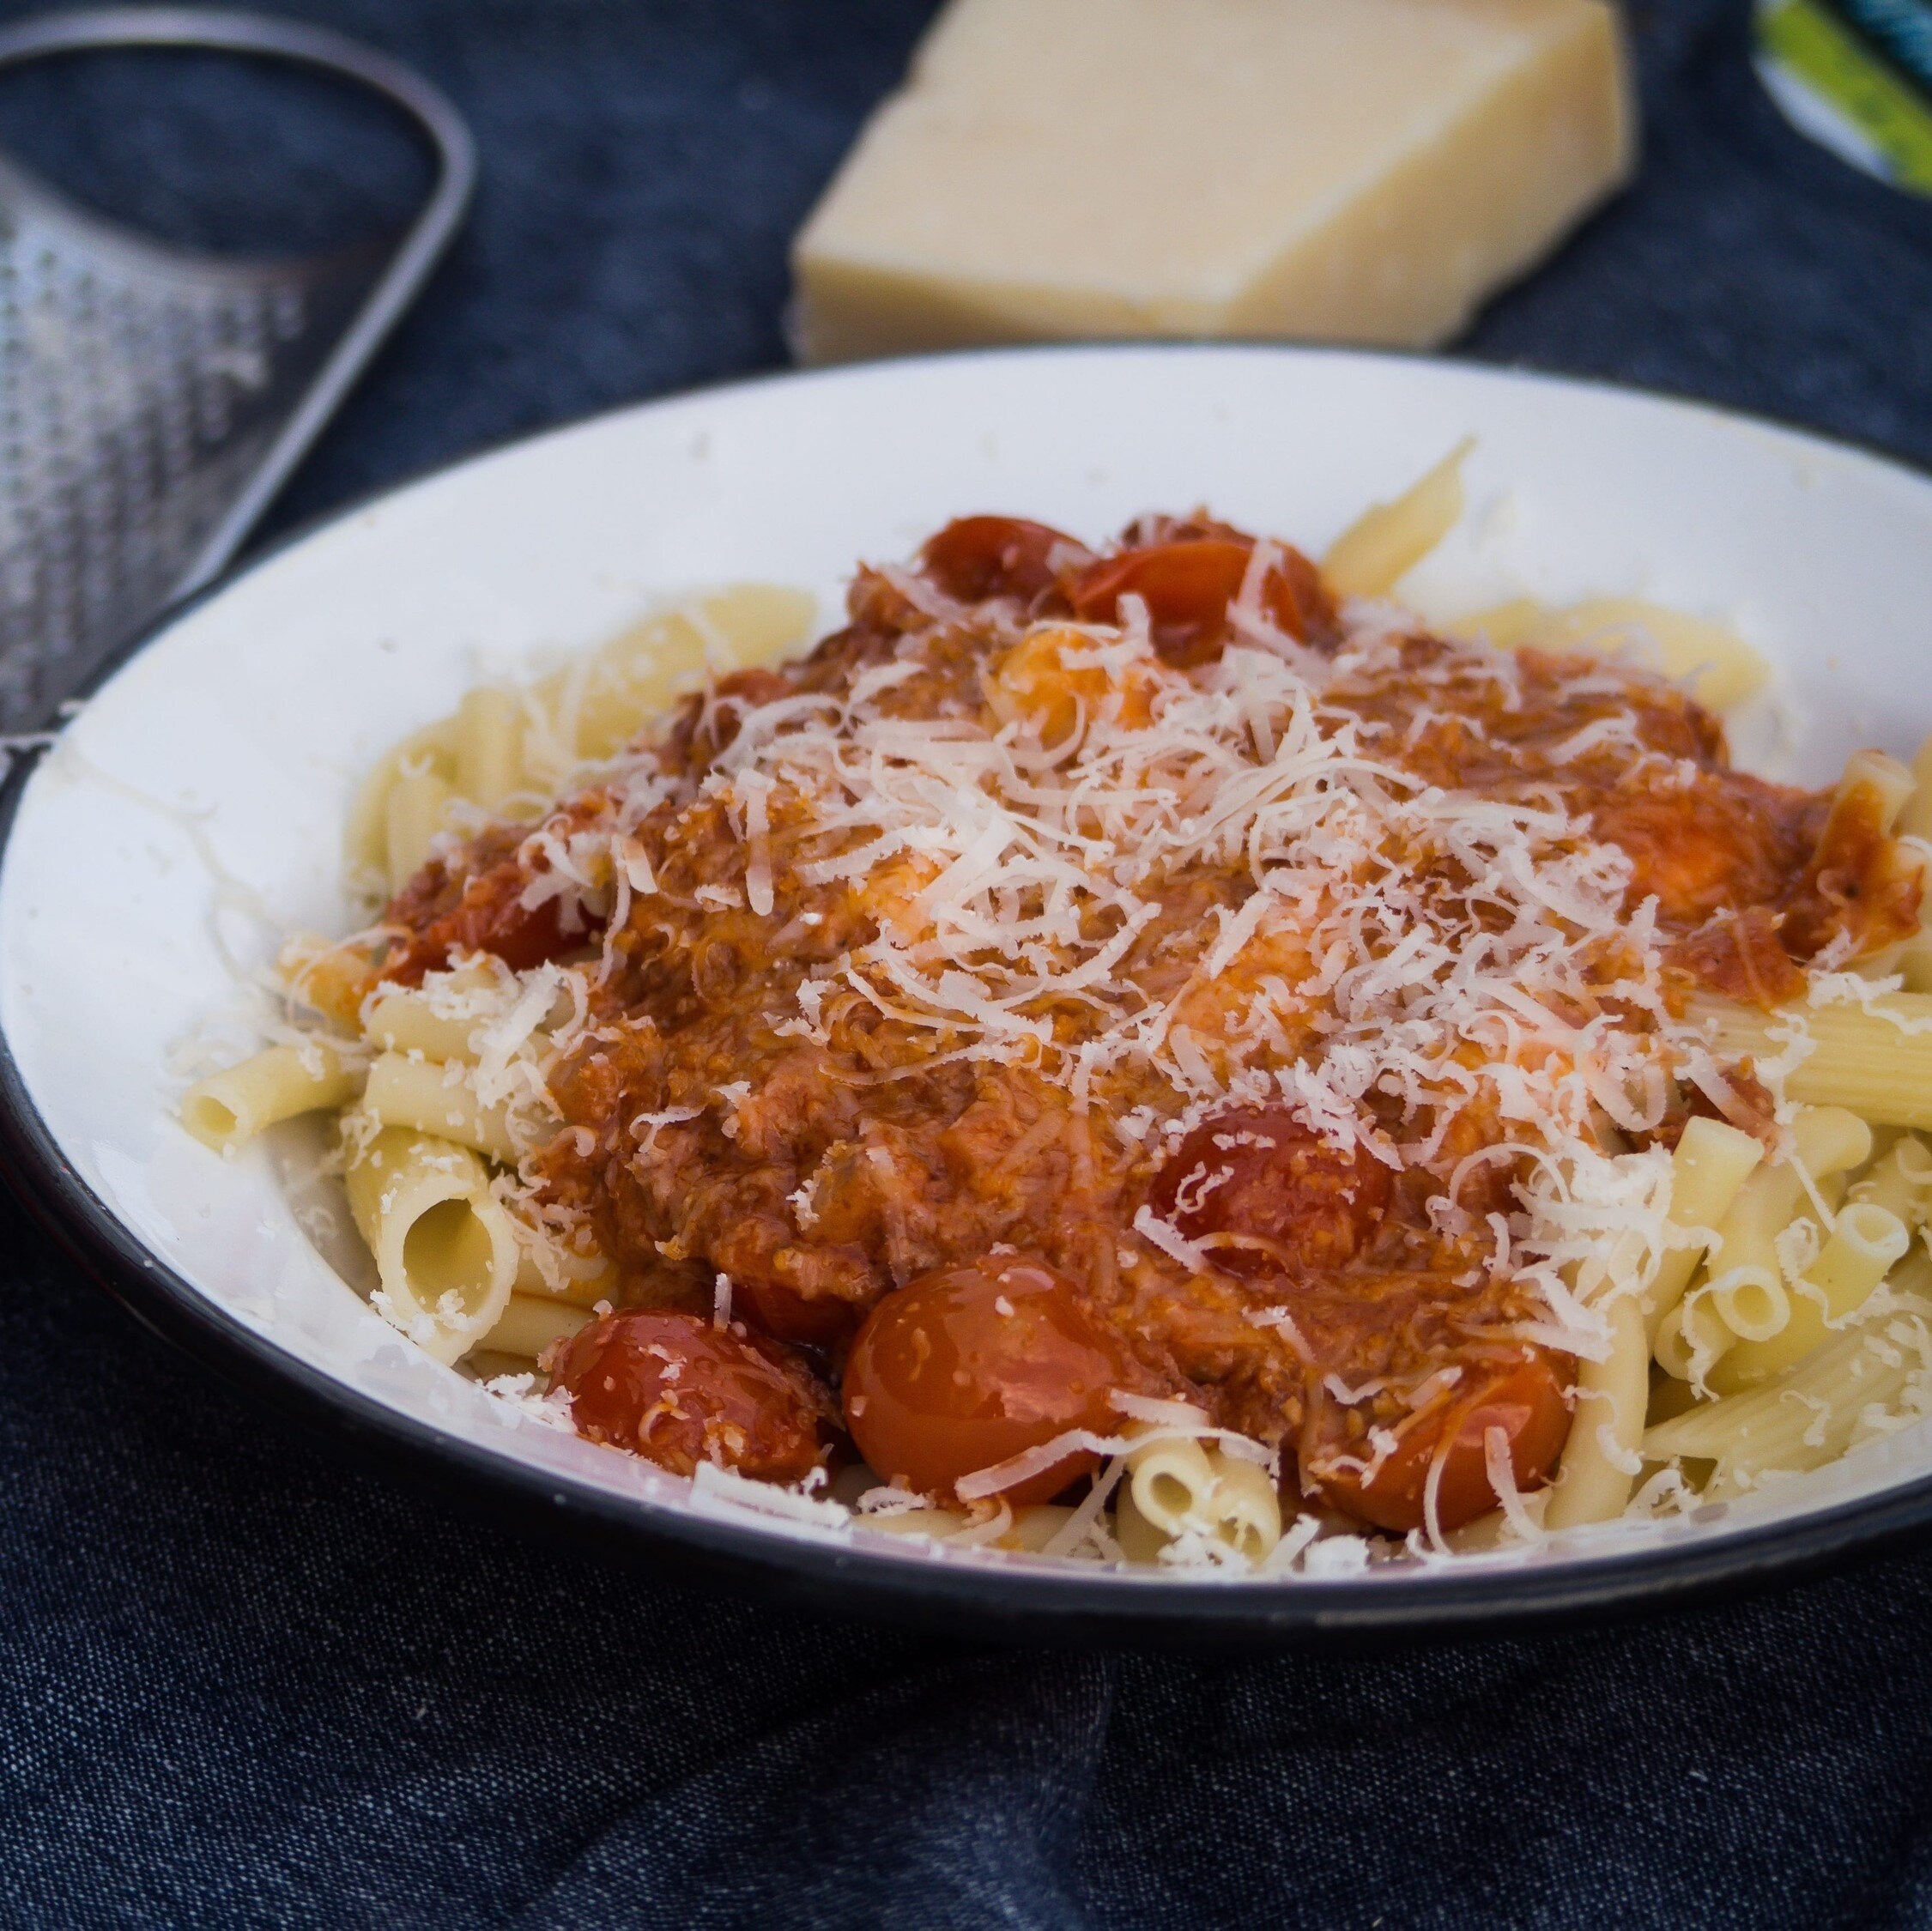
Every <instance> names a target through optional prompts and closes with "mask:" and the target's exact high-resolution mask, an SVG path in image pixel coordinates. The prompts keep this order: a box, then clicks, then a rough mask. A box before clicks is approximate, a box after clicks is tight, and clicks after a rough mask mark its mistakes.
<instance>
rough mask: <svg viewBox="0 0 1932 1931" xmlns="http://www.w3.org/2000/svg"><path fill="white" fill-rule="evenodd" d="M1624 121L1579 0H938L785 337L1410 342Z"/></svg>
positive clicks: (809, 239)
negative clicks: (941, 7)
mask: <svg viewBox="0 0 1932 1931" xmlns="http://www.w3.org/2000/svg"><path fill="white" fill-rule="evenodd" d="M1634 145H1635V127H1634V107H1633V104H1632V100H1631V96H1630V93H1629V88H1628V85H1627V82H1626V71H1625V63H1624V58H1623V51H1622V46H1621V43H1620V36H1619V31H1618V27H1617V21H1616V16H1615V15H1614V12H1613V11H1612V9H1611V8H1610V7H1609V6H1608V4H1606V3H1604V0H952V4H951V5H950V6H949V7H948V8H947V9H946V10H945V12H944V13H943V14H942V15H941V17H940V19H939V21H938V22H937V24H936V26H935V27H933V29H932V30H931V32H930V33H929V34H928V36H927V38H926V39H925V41H924V45H922V46H921V47H920V49H919V51H918V56H917V58H915V60H914V62H913V65H912V70H911V75H910V76H909V77H908V79H907V81H906V82H905V86H904V87H903V88H901V89H900V91H899V93H898V94H894V95H893V96H892V97H891V98H890V99H889V100H887V102H886V103H885V105H884V106H882V107H881V109H880V110H879V112H878V113H877V114H876V115H875V117H874V118H873V120H872V122H871V124H869V126H868V128H867V129H866V130H865V132H864V134H863V136H862V137H861V138H860V140H859V142H858V144H857V147H856V148H854V149H853V151H852V153H851V155H850V156H849V157H848V159H847V160H846V162H845V166H844V167H843V168H842V169H841V170H840V172H839V175H838V176H837V178H836V179H834V180H833V183H832V185H831V186H830V188H829V189H828V190H827V191H826V194H825V196H824V197H823V199H822V200H821V202H820V203H819V204H818V206H817V208H816V209H815V210H814V211H813V214H812V215H811V218H810V219H809V221H807V223H806V225H805V227H804V228H803V230H802V232H801V233H800V234H799V236H798V239H797V241H796V245H795V248H794V252H793V267H794V271H795V277H796V305H795V307H794V312H793V323H794V335H795V345H796V348H797V349H798V352H799V354H800V355H801V356H802V359H804V360H808V361H837V360H849V359H851V358H855V357H860V356H866V355H876V354H893V353H897V352H900V351H904V350H910V349H921V348H946V347H952V346H955V345H960V344H966V343H984V342H1019V341H1027V340H1038V339H1040V338H1056V337H1069V336H1073V337H1078V336H1295V337H1306V338H1318V339H1324V340H1331V341H1339V342H1379V343H1391V344H1402V345H1409V346H1423V345H1426V344H1429V343H1433V342H1440V341H1442V340H1444V338H1445V337H1447V336H1451V335H1453V334H1454V333H1455V332H1456V331H1457V330H1458V329H1460V328H1461V327H1462V326H1463V324H1465V323H1466V322H1467V321H1468V320H1469V317H1470V316H1471V314H1472V313H1473V312H1474V311H1475V307H1476V306H1477V304H1478V303H1480V302H1481V300H1483V299H1484V297H1485V296H1487V295H1488V294H1491V293H1492V292H1493V290H1494V289H1496V288H1498V287H1499V286H1500V285H1501V284H1502V283H1503V282H1505V281H1507V280H1509V279H1510V278H1511V276H1513V275H1517V273H1519V272H1520V271H1521V270H1523V269H1525V268H1526V267H1528V266H1529V263H1532V262H1534V261H1535V259H1536V258H1537V257H1539V256H1540V255H1541V254H1542V253H1543V252H1544V251H1546V250H1547V248H1548V247H1549V246H1550V245H1551V244H1552V243H1553V241H1554V240H1555V239H1557V237H1558V236H1559V235H1560V234H1561V233H1563V232H1564V231H1565V230H1566V229H1567V228H1569V227H1571V226H1572V224H1573V223H1574V222H1576V221H1578V218H1579V217H1580V216H1581V215H1583V214H1584V212H1585V210H1587V209H1590V207H1591V206H1592V205H1593V204H1595V203H1596V202H1598V201H1599V200H1601V199H1602V197H1603V196H1604V195H1605V194H1607V193H1608V191H1610V190H1611V189H1612V188H1614V186H1615V185H1617V184H1618V183H1619V182H1620V181H1621V180H1622V179H1625V177H1626V175H1627V174H1628V173H1629V171H1630V168H1631V166H1632V158H1633V153H1634Z"/></svg>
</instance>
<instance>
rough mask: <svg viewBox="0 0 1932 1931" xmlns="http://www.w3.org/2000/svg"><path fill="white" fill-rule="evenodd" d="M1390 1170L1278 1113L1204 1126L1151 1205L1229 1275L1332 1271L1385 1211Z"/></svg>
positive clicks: (1242, 1112) (1183, 1148)
mask: <svg viewBox="0 0 1932 1931" xmlns="http://www.w3.org/2000/svg"><path fill="white" fill-rule="evenodd" d="M1389 1195H1390V1174H1389V1169H1388V1168H1387V1167H1386V1166H1384V1165H1383V1164H1382V1162H1381V1161H1380V1160H1378V1159H1375V1158H1374V1157H1373V1156H1372V1155H1371V1154H1367V1153H1361V1152H1360V1151H1354V1150H1350V1151H1346V1152H1345V1151H1343V1150H1341V1149H1340V1148H1338V1147H1332V1146H1330V1145H1329V1142H1328V1141H1325V1140H1323V1139H1322V1138H1320V1137H1319V1136H1318V1135H1316V1134H1313V1133H1311V1132H1310V1131H1309V1129H1307V1128H1306V1127H1305V1126H1304V1125H1303V1124H1302V1123H1301V1122H1300V1121H1299V1120H1298V1119H1297V1118H1296V1117H1294V1115H1293V1113H1291V1112H1289V1111H1287V1108H1286V1107H1281V1106H1253V1107H1243V1108H1239V1109H1238V1110H1236V1111H1233V1112H1229V1113H1222V1114H1220V1115H1219V1116H1218V1117H1215V1118H1214V1119H1211V1120H1208V1121H1206V1122H1204V1123H1202V1125H1200V1126H1197V1127H1196V1128H1195V1129H1194V1131H1193V1132H1192V1133H1190V1134H1189V1135H1187V1137H1186V1138H1185V1139H1184V1140H1183V1141H1181V1143H1180V1145H1179V1146H1178V1147H1176V1148H1175V1150H1174V1152H1173V1153H1171V1154H1170V1155H1169V1156H1168V1159H1167V1163H1166V1165H1164V1166H1163V1167H1162V1168H1161V1170H1160V1173H1159V1174H1158V1175H1157V1176H1156V1177H1155V1178H1154V1186H1153V1189H1152V1190H1151V1191H1150V1193H1149V1195H1148V1205H1149V1206H1150V1207H1152V1208H1153V1209H1154V1212H1155V1213H1156V1214H1159V1215H1160V1218H1161V1219H1162V1220H1166V1221H1167V1222H1168V1223H1170V1225H1172V1226H1175V1227H1178V1229H1179V1230H1180V1232H1182V1233H1184V1235H1185V1236H1186V1237H1187V1238H1188V1239H1190V1240H1191V1241H1193V1242H1194V1243H1195V1244H1196V1245H1197V1246H1201V1247H1203V1248H1205V1249H1206V1250H1208V1254H1209V1255H1210V1256H1211V1257H1212V1258H1213V1260H1214V1265H1215V1266H1216V1267H1219V1268H1226V1269H1227V1271H1228V1272H1229V1273H1230V1274H1265V1273H1269V1272H1273V1271H1278V1270H1281V1269H1283V1268H1287V1269H1297V1268H1309V1269H1313V1268H1339V1267H1341V1266H1342V1265H1344V1264H1345V1263H1346V1262H1348V1261H1350V1260H1352V1259H1353V1258H1354V1256H1355V1254H1356V1253H1357V1252H1358V1251H1359V1250H1360V1249H1361V1248H1362V1247H1363V1246H1364V1245H1366V1244H1367V1242H1368V1240H1369V1238H1370V1237H1371V1236H1372V1234H1373V1232H1374V1231H1375V1229H1376V1227H1377V1226H1378V1224H1379V1223H1380V1221H1381V1219H1382V1216H1383V1215H1384V1214H1385V1213H1386V1212H1387V1211H1388V1208H1389Z"/></svg>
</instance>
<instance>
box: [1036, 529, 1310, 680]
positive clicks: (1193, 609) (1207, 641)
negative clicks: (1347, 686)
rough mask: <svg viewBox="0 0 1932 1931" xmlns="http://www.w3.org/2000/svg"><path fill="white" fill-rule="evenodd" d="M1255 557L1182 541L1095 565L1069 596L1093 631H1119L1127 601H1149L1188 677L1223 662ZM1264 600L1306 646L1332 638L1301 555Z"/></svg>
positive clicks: (1277, 576) (1161, 635)
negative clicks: (1196, 668) (1232, 612)
mask: <svg viewBox="0 0 1932 1931" xmlns="http://www.w3.org/2000/svg"><path fill="white" fill-rule="evenodd" d="M1253 554H1254V545H1253V544H1252V542H1249V541H1247V540H1246V539H1245V538H1235V537H1229V536H1188V537H1181V538H1178V539H1176V540H1174V541H1172V542H1163V543H1154V544H1150V545H1148V547H1146V548H1141V549H1132V550H1126V551H1123V553H1122V554H1120V555H1118V556H1115V557H1108V558H1106V559H1105V560H1102V561H1101V562H1099V563H1095V564H1092V565H1090V566H1088V567H1087V569H1085V570H1083V571H1081V572H1080V573H1079V574H1078V575H1077V576H1075V577H1074V578H1071V579H1070V580H1069V583H1068V586H1067V594H1068V596H1069V600H1070V601H1071V602H1072V604H1073V607H1074V614H1075V616H1077V617H1080V618H1081V619H1082V620H1084V621H1087V622H1089V623H1117V622H1118V621H1119V620H1120V600H1121V598H1122V597H1123V596H1138V597H1140V598H1142V600H1143V601H1144V602H1146V604H1147V607H1148V620H1149V621H1150V622H1151V623H1152V625H1153V627H1154V649H1155V650H1156V651H1159V652H1160V656H1161V657H1163V658H1165V659H1166V662H1167V663H1171V664H1173V665H1174V666H1176V667H1177V668H1178V669H1190V668H1191V667H1192V666H1193V665H1196V664H1201V663H1213V662H1214V659H1215V658H1216V657H1219V656H1220V652H1221V645H1222V643H1223V641H1224V640H1225V633H1226V626H1227V607H1228V605H1229V604H1230V603H1232V602H1233V601H1234V599H1235V598H1236V597H1237V596H1239V594H1240V590H1241V584H1242V580H1243V579H1244V578H1245V577H1246V575H1247V573H1248V564H1249V561H1250V560H1251V557H1252V556H1253ZM1262 596H1263V602H1265V604H1266V605H1267V608H1268V610H1269V614H1270V615H1271V616H1272V617H1273V618H1274V620H1275V622H1276V623H1277V624H1279V625H1280V626H1281V628H1282V629H1283V630H1285V631H1287V633H1289V635H1290V636H1293V637H1297V638H1300V639H1304V640H1309V639H1313V638H1315V637H1317V636H1318V635H1323V634H1325V633H1326V630H1327V628H1328V627H1329V625H1330V624H1331V623H1332V621H1333V618H1334V610H1333V608H1332V607H1331V606H1330V604H1329V601H1328V598H1327V596H1326V594H1325V593H1324V592H1323V590H1322V587H1321V581H1320V578H1319V577H1318V576H1317V573H1316V571H1315V567H1314V566H1313V565H1312V564H1311V563H1310V562H1309V561H1308V560H1307V558H1306V557H1305V556H1303V555H1301V554H1300V553H1299V551H1294V550H1284V551H1283V552H1282V553H1281V561H1280V562H1279V563H1278V564H1276V565H1275V566H1274V567H1273V568H1272V569H1270V570H1269V572H1268V574H1267V576H1266V577H1265V578H1263V584H1262Z"/></svg>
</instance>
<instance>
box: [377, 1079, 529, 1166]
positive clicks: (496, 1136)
mask: <svg viewBox="0 0 1932 1931" xmlns="http://www.w3.org/2000/svg"><path fill="white" fill-rule="evenodd" d="M462 1071H463V1069H462V1068H460V1067H457V1066H454V1065H451V1066H445V1065H444V1064H442V1063H441V1062H439V1061H437V1060H433V1059H412V1058H409V1056H406V1055H404V1054H403V1053H382V1054H379V1055H378V1056H377V1057H376V1059H375V1061H374V1062H373V1063H372V1065H371V1066H370V1068H369V1078H368V1083H367V1084H366V1086H365V1087H363V1089H362V1104H363V1105H364V1106H365V1107H366V1109H367V1111H368V1112H369V1114H370V1115H371V1117H373V1118H375V1119H378V1120H380V1121H381V1122H382V1123H383V1124H384V1125H385V1126H399V1127H413V1128H414V1129H415V1130H416V1131H417V1132H419V1133H430V1134H434V1135H437V1136H438V1137H439V1139H443V1140H453V1141H456V1143H457V1145H458V1146H460V1147H475V1149H476V1151H477V1152H478V1153H488V1155H489V1156H490V1157H491V1159H499V1160H505V1161H509V1162H514V1161H515V1159H516V1158H517V1142H516V1141H515V1139H514V1138H513V1137H512V1134H511V1131H510V1115H509V1109H508V1107H507V1106H504V1105H495V1106H486V1105H483V1103H482V1102H481V1100H480V1099H477V1097H476V1089H475V1087H474V1086H472V1085H471V1084H470V1083H469V1081H468V1080H467V1079H465V1078H463V1076H462Z"/></svg>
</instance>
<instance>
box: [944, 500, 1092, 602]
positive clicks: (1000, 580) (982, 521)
mask: <svg viewBox="0 0 1932 1931" xmlns="http://www.w3.org/2000/svg"><path fill="white" fill-rule="evenodd" d="M1055 550H1059V551H1060V552H1061V553H1062V554H1063V556H1066V557H1071V558H1075V559H1079V558H1083V557H1085V556H1086V555H1087V554H1088V552H1087V547H1086V546H1085V545H1084V544H1082V543H1077V542H1075V541H1074V539H1073V538H1072V537H1071V536H1065V535H1063V533H1062V532H1061V531H1059V530H1053V529H1050V528H1049V527H1048V526H1047V525H1046V524H1044V523H1028V522H1027V520H1026V518H1024V517H960V518H957V519H956V520H954V522H952V523H949V524H947V525H946V527H945V528H944V529H943V530H941V531H940V532H939V534H938V535H937V536H935V537H934V538H933V539H932V540H931V541H930V542H929V543H928V544H927V545H926V547H925V548H924V549H923V550H922V551H920V553H919V569H920V572H921V573H922V574H923V575H924V576H926V577H929V578H931V580H932V581H933V582H934V583H935V584H937V585H938V586H939V588H940V589H941V590H944V591H945V592H946V594H947V596H952V597H957V598H958V599H959V601H960V602H961V603H978V602H979V601H980V600H981V599H982V598H983V597H989V596H1017V597H1019V598H1021V599H1022V600H1023V601H1024V602H1029V603H1030V602H1032V601H1033V599H1034V598H1035V597H1036V596H1039V594H1040V592H1041V591H1042V590H1051V588H1052V587H1053V584H1054V581H1055V578H1054V572H1053V570H1052V567H1051V565H1050V564H1049V562H1048V559H1049V558H1050V557H1051V555H1052V554H1053V553H1054V551H1055Z"/></svg>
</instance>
